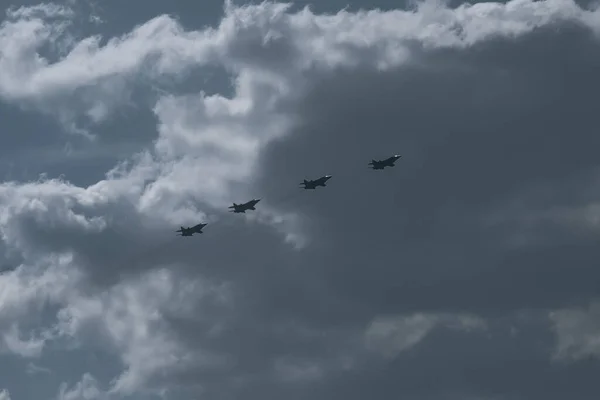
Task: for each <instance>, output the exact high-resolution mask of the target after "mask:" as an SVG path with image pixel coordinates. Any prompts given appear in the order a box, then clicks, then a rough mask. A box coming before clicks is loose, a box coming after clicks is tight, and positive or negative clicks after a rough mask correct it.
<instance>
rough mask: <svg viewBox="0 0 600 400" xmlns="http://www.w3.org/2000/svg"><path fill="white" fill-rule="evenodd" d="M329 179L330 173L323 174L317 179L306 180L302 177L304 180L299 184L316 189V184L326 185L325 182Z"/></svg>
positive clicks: (305, 187)
mask: <svg viewBox="0 0 600 400" xmlns="http://www.w3.org/2000/svg"><path fill="white" fill-rule="evenodd" d="M330 179H331V175H325V176H322V177H320V178H319V179H315V180H312V181H311V180H308V181H307V180H306V179H304V182H302V183H301V184H300V185H304V189H316V188H317V186H323V187H325V186H327V185H326V182H327V181H328V180H330Z"/></svg>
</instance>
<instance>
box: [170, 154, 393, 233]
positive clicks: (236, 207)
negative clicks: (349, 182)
mask: <svg viewBox="0 0 600 400" xmlns="http://www.w3.org/2000/svg"><path fill="white" fill-rule="evenodd" d="M400 157H402V156H400V155H398V154H395V155H393V156H391V157H388V158H386V159H384V160H371V162H370V163H369V164H368V165H370V166H371V169H377V170H381V169H384V168H386V167H393V166H395V163H396V161H398V160H399V159H400ZM331 178H332V176H331V175H325V176H322V177H320V178H317V179H314V180H307V179H304V180H303V182H301V183H300V185H299V186H304V187H303V189H305V190H314V189H316V188H317V187H326V186H327V181H328V180H330V179H331ZM260 200H261V199H252V200H250V201H247V202H245V203H242V204H236V203H233V205H232V206H229V209H230V210H229V212H232V213H236V214H239V213H243V214H245V213H246V211H250V210H256V205H257V204H258V202H259V201H260ZM206 225H208V224H198V225H195V226H192V227H187V228H184V227H183V226H182V227H181V228H180V229H179V230H177V231H175V232H177V233H180V234H179V235H178V236H193V235H194V234H195V233H203V232H202V228H204V227H205V226H206Z"/></svg>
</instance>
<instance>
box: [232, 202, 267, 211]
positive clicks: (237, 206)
mask: <svg viewBox="0 0 600 400" xmlns="http://www.w3.org/2000/svg"><path fill="white" fill-rule="evenodd" d="M259 201H260V199H252V200H250V201H248V202H246V203H244V204H235V203H233V205H232V206H229V208H232V210H230V212H234V213H245V212H246V211H248V210H256V208H254V206H255V205H256V203H258V202H259Z"/></svg>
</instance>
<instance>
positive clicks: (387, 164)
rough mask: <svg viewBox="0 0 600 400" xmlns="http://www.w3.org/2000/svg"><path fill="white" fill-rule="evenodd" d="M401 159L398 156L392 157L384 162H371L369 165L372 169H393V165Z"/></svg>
mask: <svg viewBox="0 0 600 400" xmlns="http://www.w3.org/2000/svg"><path fill="white" fill-rule="evenodd" d="M400 157H402V156H399V155H393V156H391V157H389V158H386V159H385V160H371V162H370V163H369V165H371V166H372V168H373V169H384V168H385V167H393V166H394V163H395V162H396V161H398V159H399V158H400Z"/></svg>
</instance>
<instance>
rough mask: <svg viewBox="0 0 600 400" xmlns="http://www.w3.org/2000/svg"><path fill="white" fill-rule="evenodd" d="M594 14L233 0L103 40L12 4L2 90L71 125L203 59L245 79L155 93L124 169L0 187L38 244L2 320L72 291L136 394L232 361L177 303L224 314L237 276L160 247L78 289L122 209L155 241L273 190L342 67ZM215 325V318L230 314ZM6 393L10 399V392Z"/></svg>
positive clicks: (371, 344)
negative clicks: (205, 22)
mask: <svg viewBox="0 0 600 400" xmlns="http://www.w3.org/2000/svg"><path fill="white" fill-rule="evenodd" d="M597 15H598V14H597V13H596V12H595V11H583V10H582V9H580V8H579V7H578V6H577V5H576V4H575V3H574V2H572V1H567V0H547V1H536V2H533V1H526V0H518V1H512V2H509V3H507V4H491V3H480V4H476V5H472V6H461V7H459V8H457V9H449V8H447V7H446V6H443V5H439V4H435V3H431V2H429V3H426V4H423V5H421V6H419V7H418V8H417V9H416V10H415V11H410V12H409V11H388V12H382V11H371V12H359V13H352V12H346V11H343V12H339V13H337V14H334V15H315V14H313V13H312V12H311V11H309V10H308V9H305V10H303V11H300V12H298V13H290V12H289V11H288V8H287V6H283V5H281V4H270V3H262V4H260V5H256V6H248V7H243V8H236V7H233V6H232V5H228V7H227V14H226V15H225V17H224V19H223V20H222V22H221V24H220V25H219V27H218V28H217V29H207V30H203V31H185V30H184V29H183V28H182V27H181V26H180V25H179V24H178V23H177V22H176V21H175V20H174V19H172V18H170V17H168V16H159V17H156V18H154V19H152V20H150V21H148V22H147V23H145V24H143V25H141V26H139V27H137V28H135V29H134V30H133V31H132V32H130V33H129V34H127V35H124V36H123V37H120V38H112V39H111V40H109V41H108V42H107V43H106V44H105V45H103V46H101V45H100V37H89V38H84V39H81V40H79V38H73V37H71V36H70V33H69V31H68V24H69V21H70V19H71V18H73V15H72V13H70V12H69V11H68V10H67V9H64V8H60V7H57V6H52V5H41V6H37V7H35V8H21V9H19V10H14V11H11V12H9V14H8V16H9V19H8V20H7V21H5V22H4V23H3V24H2V25H1V26H0V48H1V49H2V52H1V53H0V70H1V71H2V74H1V75H0V97H2V99H3V100H5V101H9V102H16V103H18V104H22V105H26V106H28V107H32V106H33V107H37V108H38V109H40V110H42V111H43V112H47V113H52V114H53V115H55V116H56V117H57V118H58V119H59V120H61V121H62V122H63V123H65V124H66V125H68V126H71V125H70V124H73V123H74V121H75V120H76V119H77V117H81V116H82V115H86V114H87V115H88V116H89V117H90V119H91V122H92V123H99V122H102V121H103V120H105V119H106V118H109V117H110V115H111V113H112V112H114V111H115V110H116V109H118V108H119V107H121V106H123V105H124V104H126V103H127V102H129V101H133V100H131V99H133V97H132V95H131V94H132V93H133V91H134V90H135V88H136V87H137V85H142V84H145V82H146V83H147V82H150V84H151V85H152V84H156V83H163V82H165V81H167V82H170V81H172V80H177V79H182V78H181V76H183V77H185V76H186V75H185V73H186V72H188V71H190V70H191V69H194V68H199V67H202V66H205V65H209V64H217V65H219V66H220V67H222V68H224V69H226V70H227V71H228V72H230V73H232V74H234V76H235V83H236V86H235V92H234V94H233V96H232V97H231V98H227V97H225V96H223V95H219V94H217V95H211V96H207V95H205V94H203V93H201V94H192V95H183V94H180V93H173V94H169V95H164V96H160V97H159V98H157V99H156V102H155V104H154V107H153V111H154V113H155V114H156V116H157V117H158V120H159V125H158V137H157V140H156V142H155V145H154V147H153V149H152V151H150V152H142V153H140V154H139V155H138V156H137V158H134V159H133V160H131V161H130V162H129V163H128V164H127V165H119V166H117V167H115V169H114V170H112V171H110V172H109V173H108V175H107V177H106V179H104V180H102V181H99V182H97V183H96V184H94V185H91V186H89V187H86V188H83V187H78V186H76V185H73V184H70V183H68V182H64V181H60V180H41V181H38V182H29V183H16V182H8V183H3V184H1V185H0V231H1V233H2V238H3V240H4V241H5V243H6V244H7V245H8V246H9V247H10V248H11V250H12V251H16V252H17V253H20V255H22V256H23V257H24V258H25V261H24V263H23V266H21V267H19V268H17V269H16V270H14V271H12V272H9V273H5V274H2V275H0V323H1V324H2V327H4V326H8V322H7V321H11V320H12V319H13V318H17V317H18V318H25V316H26V315H27V313H29V312H34V311H35V308H36V307H37V306H39V305H40V304H41V303H43V302H45V301H49V302H52V303H53V304H56V305H58V306H59V307H60V308H61V311H60V312H59V313H58V318H59V322H58V325H57V326H56V329H55V330H51V331H52V332H53V334H58V335H60V336H61V337H63V338H64V337H70V338H72V339H74V340H76V341H78V342H80V343H84V344H87V345H91V344H96V343H99V344H102V345H103V346H106V347H107V348H108V349H110V350H111V351H112V352H113V353H114V354H116V355H117V356H118V357H119V359H120V360H121V361H122V362H123V364H124V366H125V367H124V368H125V369H124V371H123V373H122V374H121V375H120V376H119V377H118V379H117V380H116V381H115V384H114V386H113V387H112V388H111V389H112V391H113V392H119V393H133V392H135V391H138V390H142V388H144V387H146V386H147V385H149V384H155V385H158V384H161V383H164V382H166V381H168V379H169V378H170V377H172V376H173V375H176V374H177V373H179V372H181V369H186V368H199V369H202V370H204V369H205V370H220V369H222V368H226V367H227V366H229V365H230V363H231V359H230V358H229V357H227V356H225V355H223V354H218V353H216V352H213V351H211V349H209V348H203V347H202V345H201V344H197V347H190V346H188V345H186V344H184V343H182V342H181V341H179V339H178V337H177V334H176V332H173V331H171V326H170V325H169V322H168V318H167V316H171V315H180V316H182V318H187V319H192V318H194V319H195V318H197V317H196V316H194V315H195V314H198V313H199V310H202V305H203V304H205V302H210V303H215V304H217V305H218V306H219V307H221V309H222V311H223V313H224V315H228V314H227V312H228V311H229V310H230V308H229V307H233V306H234V305H235V304H234V305H231V304H230V303H228V302H227V301H225V300H224V299H228V298H229V296H228V294H229V289H228V288H227V287H225V288H223V287H221V286H220V285H217V284H213V283H211V282H206V281H203V280H201V279H200V278H198V279H197V280H189V281H188V282H186V281H185V279H184V278H179V277H176V276H175V274H174V273H173V272H170V271H167V270H165V269H161V268H160V267H161V265H160V263H159V262H158V261H156V262H155V264H152V261H153V260H152V261H149V263H150V265H149V266H148V267H147V270H146V271H145V272H144V273H142V274H141V276H139V277H137V279H134V278H129V280H126V281H121V282H119V283H117V284H114V285H108V286H109V287H101V288H100V289H98V288H94V290H91V291H90V292H89V293H87V292H85V293H84V292H83V291H82V290H80V289H79V288H80V285H81V284H82V282H83V283H85V282H86V281H85V278H86V277H87V275H86V274H85V272H89V271H87V270H85V269H84V268H83V264H84V263H83V261H81V260H82V259H83V257H79V256H82V255H83V256H85V257H87V259H91V261H90V264H91V267H90V268H93V269H94V270H95V271H96V272H97V273H99V274H106V275H109V274H110V271H109V268H108V267H109V265H108V264H109V262H108V261H106V260H104V259H103V258H102V257H100V256H99V255H98V254H100V255H106V253H108V252H109V251H114V252H116V251H123V248H125V247H128V246H130V245H129V242H128V243H127V244H123V243H122V246H123V248H118V247H117V246H115V247H111V248H108V249H107V246H106V242H104V241H103V240H100V238H106V237H107V236H111V237H112V238H113V239H114V232H112V231H110V230H109V229H108V228H109V227H112V226H114V224H115V223H121V224H122V226H124V229H127V230H128V231H127V233H129V234H132V236H133V234H136V235H140V236H143V238H144V239H146V238H148V242H147V244H145V245H146V246H153V245H155V244H156V243H157V241H156V238H154V239H151V238H150V237H151V236H153V235H154V234H155V233H156V230H154V228H156V227H157V226H160V229H161V230H165V228H164V224H167V223H168V224H174V225H179V224H182V225H187V224H188V223H189V221H192V220H196V219H204V218H206V217H207V216H209V215H210V213H211V211H212V210H211V209H212V208H221V207H223V206H224V205H225V204H227V203H230V202H233V201H241V200H242V201H243V199H244V198H246V197H247V196H250V197H260V193H253V192H252V186H251V182H252V179H253V178H254V177H255V176H256V174H255V169H256V167H257V162H258V160H259V157H260V156H261V151H262V150H263V149H264V148H265V145H266V144H268V143H269V142H271V141H272V140H274V139H276V138H279V137H282V136H284V135H287V134H289V132H290V131H291V128H292V127H294V126H295V125H296V124H298V123H301V122H302V121H298V120H297V119H296V117H297V116H296V115H295V114H294V111H293V108H292V106H293V102H294V101H295V100H297V99H299V98H301V97H302V95H303V94H304V91H305V90H307V89H309V88H310V84H315V82H317V80H318V79H319V78H322V77H323V76H324V75H326V74H329V73H334V72H335V71H336V70H337V69H339V68H342V67H343V68H352V67H355V66H368V67H370V68H374V69H377V68H391V67H393V66H397V65H400V64H402V63H404V62H407V61H409V60H410V57H411V55H412V50H411V49H412V47H411V46H412V43H413V42H414V41H417V42H418V43H419V44H421V45H423V47H425V48H426V49H434V48H439V47H456V48H463V47H466V46H471V45H473V44H475V43H478V42H481V41H483V40H486V39H488V38H490V37H492V36H505V37H514V36H518V35H522V34H525V33H527V32H530V31H532V30H533V29H535V28H536V27H539V26H543V25H548V24H551V23H554V22H558V21H562V20H571V21H574V22H580V23H582V24H585V25H587V26H588V27H589V28H591V29H596V28H595V25H594V21H595V20H596V19H597V18H598V17H597ZM50 17H52V18H50ZM52 42H56V43H58V46H59V48H58V49H57V50H58V51H62V50H65V46H66V53H65V54H63V55H61V54H58V60H56V61H50V60H49V57H47V58H46V57H43V56H42V55H41V54H40V53H41V50H40V49H41V48H42V46H44V45H48V44H49V43H52ZM265 208H266V207H265ZM273 214H277V213H275V212H271V213H267V214H266V216H265V215H263V216H259V218H258V221H263V222H264V221H266V222H268V223H270V224H273V225H277V226H280V225H282V222H283V221H284V220H289V221H292V222H291V223H290V224H291V227H286V228H285V231H286V232H285V233H286V234H287V235H288V238H289V239H290V240H300V239H298V237H300V238H301V239H304V238H302V237H301V234H300V233H298V232H296V224H295V223H294V218H297V217H296V216H287V217H285V218H284V217H282V216H280V215H273ZM141 227H143V228H144V229H143V230H142V229H139V230H138V228H141ZM103 235H105V236H103ZM132 240H133V239H132ZM297 243H298V242H297ZM102 246H105V247H102ZM131 246H133V245H131ZM90 249H91V250H95V252H94V251H91V250H90ZM117 256H119V254H117ZM205 294H206V295H205ZM186 307H188V308H186ZM569 315H570V316H569ZM569 315H567V316H565V314H559V316H560V317H559V321H562V322H557V324H559V325H558V329H559V332H562V333H559V337H561V338H562V339H561V340H562V343H563V345H562V347H561V348H570V349H572V348H574V346H575V345H574V344H573V343H575V342H576V343H579V344H578V345H577V346H578V347H577V349H579V350H578V351H582V350H581V349H582V348H584V349H586V351H591V350H590V349H595V347H594V346H595V344H594V343H595V342H594V341H593V340H592V339H588V338H589V335H587V334H586V335H584V336H581V335H579V336H577V335H575V334H574V333H573V332H572V331H571V330H569V329H571V328H568V327H570V326H577V327H580V326H581V324H582V322H581V321H582V320H583V318H582V317H581V315H579V314H576V315H575V317H573V314H569ZM199 318H200V319H201V316H200V317H199ZM569 318H570V319H569ZM564 321H570V322H568V323H567V324H566V325H565V322H564ZM201 322H202V323H203V324H204V325H203V326H204V327H205V328H206V330H211V329H214V328H215V326H217V325H218V322H220V321H219V320H218V318H216V320H213V319H209V318H207V320H205V321H201ZM482 324H483V323H482V322H481V321H480V320H478V319H474V318H471V317H466V316H448V315H437V314H436V315H427V314H417V315H413V316H409V317H406V316H402V317H394V318H383V319H381V318H380V319H376V320H375V321H373V323H372V324H371V326H370V327H369V329H368V330H367V332H366V343H367V347H368V348H370V349H372V350H374V351H377V352H380V353H382V354H384V355H386V356H395V355H396V354H398V353H399V352H401V351H404V350H406V349H408V348H410V347H412V346H414V345H416V344H417V343H419V342H420V341H421V340H423V338H424V337H425V336H426V335H427V334H428V333H429V332H430V331H431V330H432V329H434V328H435V327H436V326H440V325H442V326H447V327H450V328H452V329H461V330H462V329H467V328H469V327H476V328H481V327H482V326H483V325H482ZM565 326H567V328H565ZM586 327H587V325H586ZM15 329H16V328H15ZM565 329H566V331H565ZM586 329H587V328H586ZM56 332H58V333H56ZM564 332H567V333H566V334H565V333H564ZM570 337H576V338H577V340H576V341H574V339H573V340H571V341H569V340H570V339H568V338H570ZM7 338H8V340H7ZM20 338H21V336H20V335H19V332H18V331H17V330H13V331H8V333H7V335H6V336H5V337H4V339H5V342H6V344H7V345H8V347H9V348H10V349H11V350H12V351H13V352H16V353H19V354H22V355H24V356H30V355H35V354H38V353H39V352H40V351H41V350H42V348H43V343H44V341H47V340H51V339H52V338H54V336H50V337H49V338H47V337H46V336H43V339H39V340H38V339H37V338H34V339H33V342H31V341H26V340H25V341H24V340H22V339H20ZM565 338H567V339H565ZM40 340H41V341H40ZM565 343H566V345H565ZM581 343H585V346H583V345H582V344H581ZM594 351H595V350H594ZM563 352H564V350H563ZM342 364H343V363H342ZM275 369H276V370H278V371H279V372H281V374H282V375H283V376H284V377H287V378H289V379H293V380H296V379H314V378H316V377H319V376H321V375H322V373H323V371H324V370H325V369H324V368H323V366H322V365H316V364H314V363H312V362H310V361H304V360H301V361H298V360H287V359H285V358H282V359H281V360H280V361H277V362H275ZM0 393H6V394H5V395H4V396H5V397H6V398H7V396H8V394H7V392H0ZM101 396H103V394H102V391H100V390H99V389H98V385H97V382H96V381H95V380H94V379H93V378H92V377H91V376H90V375H84V377H83V379H82V381H81V382H80V383H78V384H77V385H75V386H74V387H73V388H72V389H67V387H66V386H65V387H63V389H62V390H61V392H60V397H59V398H60V399H64V400H69V399H75V398H84V399H96V398H102V397H101ZM1 398H2V394H0V399H1Z"/></svg>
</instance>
